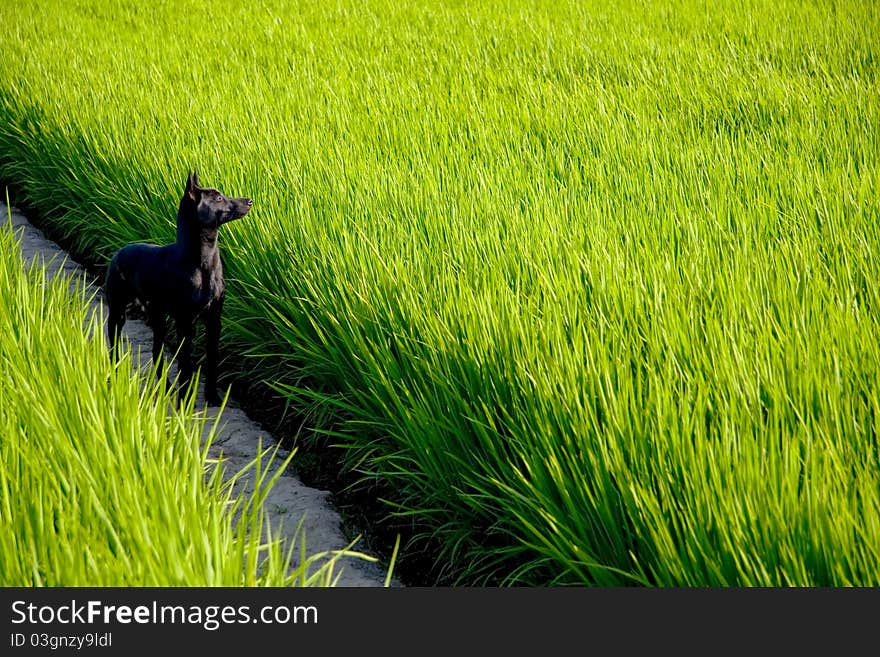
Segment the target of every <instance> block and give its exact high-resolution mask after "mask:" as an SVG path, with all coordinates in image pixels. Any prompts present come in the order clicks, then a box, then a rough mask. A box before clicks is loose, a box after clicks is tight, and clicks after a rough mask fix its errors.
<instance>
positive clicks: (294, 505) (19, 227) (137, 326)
mask: <svg viewBox="0 0 880 657" xmlns="http://www.w3.org/2000/svg"><path fill="white" fill-rule="evenodd" d="M0 212H2V217H3V218H2V219H0V221H3V222H6V221H7V217H10V213H9V211H8V209H7V206H6V204H5V203H0ZM11 221H12V225H13V226H14V228H15V232H16V234H18V235H20V236H21V250H22V257H23V258H24V260H25V262H26V263H27V264H28V265H30V264H31V263H33V262H34V261H35V260H36V261H37V262H44V263H45V264H46V267H47V269H48V271H49V274H50V275H54V274H55V273H57V272H59V271H63V272H64V273H65V274H71V275H74V276H77V277H80V278H81V279H82V280H83V281H84V282H85V283H86V284H87V285H89V286H90V288H91V289H90V291H96V290H95V287H96V286H95V284H94V282H93V281H92V280H90V279H91V277H90V276H89V275H88V274H87V273H86V271H85V270H84V269H82V268H81V267H80V266H79V265H77V264H76V263H75V262H74V261H72V260H71V259H70V257H69V256H68V255H67V253H66V252H64V251H63V250H62V249H61V248H60V247H59V246H58V245H57V244H55V243H54V242H51V241H50V240H48V239H46V238H45V237H44V236H43V233H42V232H41V231H40V230H39V229H38V228H36V227H35V226H34V225H33V224H31V223H30V222H29V221H28V220H27V218H26V217H25V216H24V215H22V214H21V213H20V212H19V211H17V210H16V209H15V208H12V211H11ZM93 303H94V304H95V307H96V308H97V305H98V304H103V303H104V297H103V292H102V291H101V290H97V294H96V295H95V297H94V301H93ZM124 333H125V337H126V338H127V342H128V346H129V347H130V348H131V350H132V352H133V353H134V354H135V355H139V356H140V357H141V365H142V366H144V367H146V366H148V364H149V360H150V353H151V352H150V350H151V345H152V332H151V330H150V328H149V327H148V326H147V325H146V324H145V323H144V322H142V321H138V320H131V319H130V320H128V321H127V322H126V324H125V328H124ZM174 372H175V370H174V369H173V368H172V370H171V372H170V375H171V376H172V377H173V375H174ZM203 392H204V391H203V390H202V387H201V386H200V387H199V392H198V397H197V401H196V409H204V396H203ZM217 411H218V409H217V408H209V409H208V411H207V413H208V417H209V420H208V422H207V424H206V431H208V430H210V429H211V428H212V425H213V423H215V422H217V421H218V419H217ZM260 441H262V446H263V448H264V449H265V448H266V447H274V445H275V444H276V441H275V440H274V439H273V438H272V436H271V435H269V434H268V433H267V432H266V431H264V430H263V429H262V428H260V426H259V425H258V424H256V423H255V422H254V421H253V420H251V419H250V418H249V417H248V416H247V414H246V413H245V412H244V411H243V410H242V409H240V408H238V407H236V405H235V404H234V402H233V401H232V400H230V401H229V402H228V403H227V405H226V408H225V409H224V411H223V414H222V416H221V417H220V418H219V427H218V431H217V435H216V437H215V439H214V443H213V445H212V446H211V448H210V450H209V456H210V458H212V459H219V458H222V459H223V461H224V463H225V465H226V472H227V473H229V474H232V473H235V472H238V471H240V470H241V469H242V468H243V467H244V466H245V465H246V464H247V463H249V462H251V461H252V460H253V459H254V458H255V457H256V454H257V449H258V446H259V445H260ZM287 454H288V452H287V451H285V450H282V449H279V450H278V455H277V458H276V465H274V466H272V467H277V464H278V463H280V462H282V461H283V459H284V457H286V456H287ZM248 474H249V475H250V471H249V473H248ZM237 485H238V486H240V487H244V488H243V490H245V491H246V492H250V491H251V490H252V489H253V479H252V477H251V476H247V477H243V478H242V479H241V480H240V482H239V483H238V484H237ZM328 495H329V493H328V492H326V491H321V490H317V489H314V488H309V487H308V486H305V485H304V484H303V483H302V482H301V481H300V480H299V479H298V478H297V477H296V476H295V475H294V474H293V473H291V472H290V471H289V470H288V471H285V472H284V473H283V474H282V475H281V476H280V477H279V478H278V480H277V482H276V483H275V485H274V486H273V487H272V489H271V490H270V491H269V493H268V495H267V497H266V500H265V504H264V510H265V513H266V518H267V521H268V522H269V524H271V526H272V529H273V532H274V535H276V536H277V535H278V533H277V530H278V527H279V524H280V526H281V529H282V535H283V536H287V537H292V536H293V534H294V532H295V530H296V527H297V524H298V523H299V522H300V520H301V519H303V522H302V528H303V531H304V532H305V538H306V546H307V552H308V554H314V553H316V552H324V551H331V550H342V549H345V548H346V547H347V546H348V545H349V543H350V541H348V540H346V538H345V536H344V534H343V532H342V529H341V519H340V516H339V514H338V513H337V512H336V511H335V510H334V509H333V508H332V507H331V506H330V504H329V502H328V500H327V497H328ZM358 547H359V546H358V545H357V544H355V546H354V547H353V549H355V550H358ZM293 558H294V559H295V560H298V559H299V549H297V550H295V553H294V556H293ZM337 572H338V573H340V577H339V581H338V585H339V586H381V585H382V583H383V580H384V576H385V571H384V568H383V567H381V566H380V565H378V564H377V563H375V562H371V561H367V560H365V559H360V558H354V557H344V558H343V559H341V560H340V561H339V562H338V566H337ZM395 585H397V583H396V582H395Z"/></svg>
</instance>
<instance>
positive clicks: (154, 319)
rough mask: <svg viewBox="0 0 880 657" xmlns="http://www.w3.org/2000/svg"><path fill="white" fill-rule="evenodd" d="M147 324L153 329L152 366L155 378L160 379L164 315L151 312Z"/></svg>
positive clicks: (164, 325)
mask: <svg viewBox="0 0 880 657" xmlns="http://www.w3.org/2000/svg"><path fill="white" fill-rule="evenodd" d="M147 323H148V324H149V325H150V328H151V329H153V365H155V366H156V378H157V379H159V378H161V377H162V365H164V362H163V358H162V347H163V346H164V344H165V333H166V329H167V325H166V323H165V313H163V312H161V311H156V310H152V311H150V313H149V316H148V318H147Z"/></svg>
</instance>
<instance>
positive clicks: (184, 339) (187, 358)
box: [175, 317, 195, 402]
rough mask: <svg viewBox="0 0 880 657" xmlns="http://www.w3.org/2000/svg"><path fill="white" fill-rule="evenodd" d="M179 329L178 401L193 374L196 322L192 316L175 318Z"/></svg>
mask: <svg viewBox="0 0 880 657" xmlns="http://www.w3.org/2000/svg"><path fill="white" fill-rule="evenodd" d="M175 329H176V330H177V342H178V349H177V369H178V376H179V383H180V387H179V389H178V391H177V399H178V401H179V402H180V401H183V397H184V396H185V395H186V393H187V390H188V389H189V384H190V382H191V381H192V376H193V359H192V344H193V333H194V330H195V323H194V322H193V320H192V318H190V317H177V318H175Z"/></svg>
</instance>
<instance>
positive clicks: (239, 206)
mask: <svg viewBox="0 0 880 657" xmlns="http://www.w3.org/2000/svg"><path fill="white" fill-rule="evenodd" d="M183 196H184V199H186V200H189V201H190V202H191V203H192V204H194V205H195V215H196V217H197V218H198V221H199V223H200V224H201V225H202V226H204V227H205V228H217V227H218V226H220V225H221V224H225V223H226V222H229V221H233V220H235V219H241V218H242V217H243V216H245V215H246V214H247V213H248V211H249V210H250V209H251V205H252V204H253V201H251V199H249V198H231V197H229V196H224V195H223V194H221V193H220V192H219V191H217V190H216V189H214V188H213V187H202V186H201V185H200V184H199V174H198V172H197V171H193V172H192V174H191V175H190V176H188V177H187V179H186V189H185V190H184V192H183Z"/></svg>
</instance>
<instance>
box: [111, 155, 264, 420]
mask: <svg viewBox="0 0 880 657" xmlns="http://www.w3.org/2000/svg"><path fill="white" fill-rule="evenodd" d="M251 204H252V201H251V199H249V198H229V197H227V196H224V195H223V194H221V193H220V192H218V191H217V190H216V189H212V188H209V187H201V186H199V177H198V173H197V172H193V174H192V175H191V176H189V177H188V178H187V181H186V189H185V190H184V192H183V198H181V199H180V207H179V209H178V210H177V241H176V242H174V243H173V244H168V245H166V246H157V245H155V244H129V245H128V246H126V247H123V248H122V249H120V250H119V251H117V252H116V254H115V255H114V256H113V259H112V260H111V261H110V266H109V268H108V270H107V281H106V286H105V293H106V295H107V306H108V320H107V333H108V335H109V338H110V349H111V352H112V355H113V358H114V360H115V359H116V358H118V353H117V348H118V347H117V342H118V339H119V333H120V331H121V330H122V327H123V325H124V324H125V311H126V309H127V308H128V306H129V305H130V304H132V303H133V302H138V303H139V304H140V305H141V306H143V308H144V309H145V311H146V313H147V323H148V324H149V325H150V327H151V328H152V329H153V361H154V362H158V360H159V358H160V357H161V349H162V343H163V341H164V339H165V330H166V324H165V321H166V319H165V318H166V316H168V315H171V317H172V318H173V319H174V323H175V329H176V331H177V341H178V343H179V349H178V356H177V362H178V365H179V371H180V379H179V380H180V384H181V388H180V394H181V395H183V391H184V390H185V389H186V387H187V384H188V383H189V382H190V380H191V378H192V375H193V360H192V341H193V334H194V333H195V324H196V320H197V319H198V318H199V317H202V318H203V319H204V322H205V338H206V342H207V344H206V348H205V401H206V402H207V403H208V404H211V405H217V404H218V403H219V401H220V400H219V397H218V395H217V360H218V358H219V352H220V313H221V312H222V310H223V296H224V293H225V286H224V284H223V265H222V264H221V262H220V249H219V247H218V246H217V231H218V229H219V228H220V226H221V225H222V224H225V223H226V222H228V221H233V220H234V219H239V218H241V217H243V216H245V215H246V214H247V213H248V210H250V209H251Z"/></svg>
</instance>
